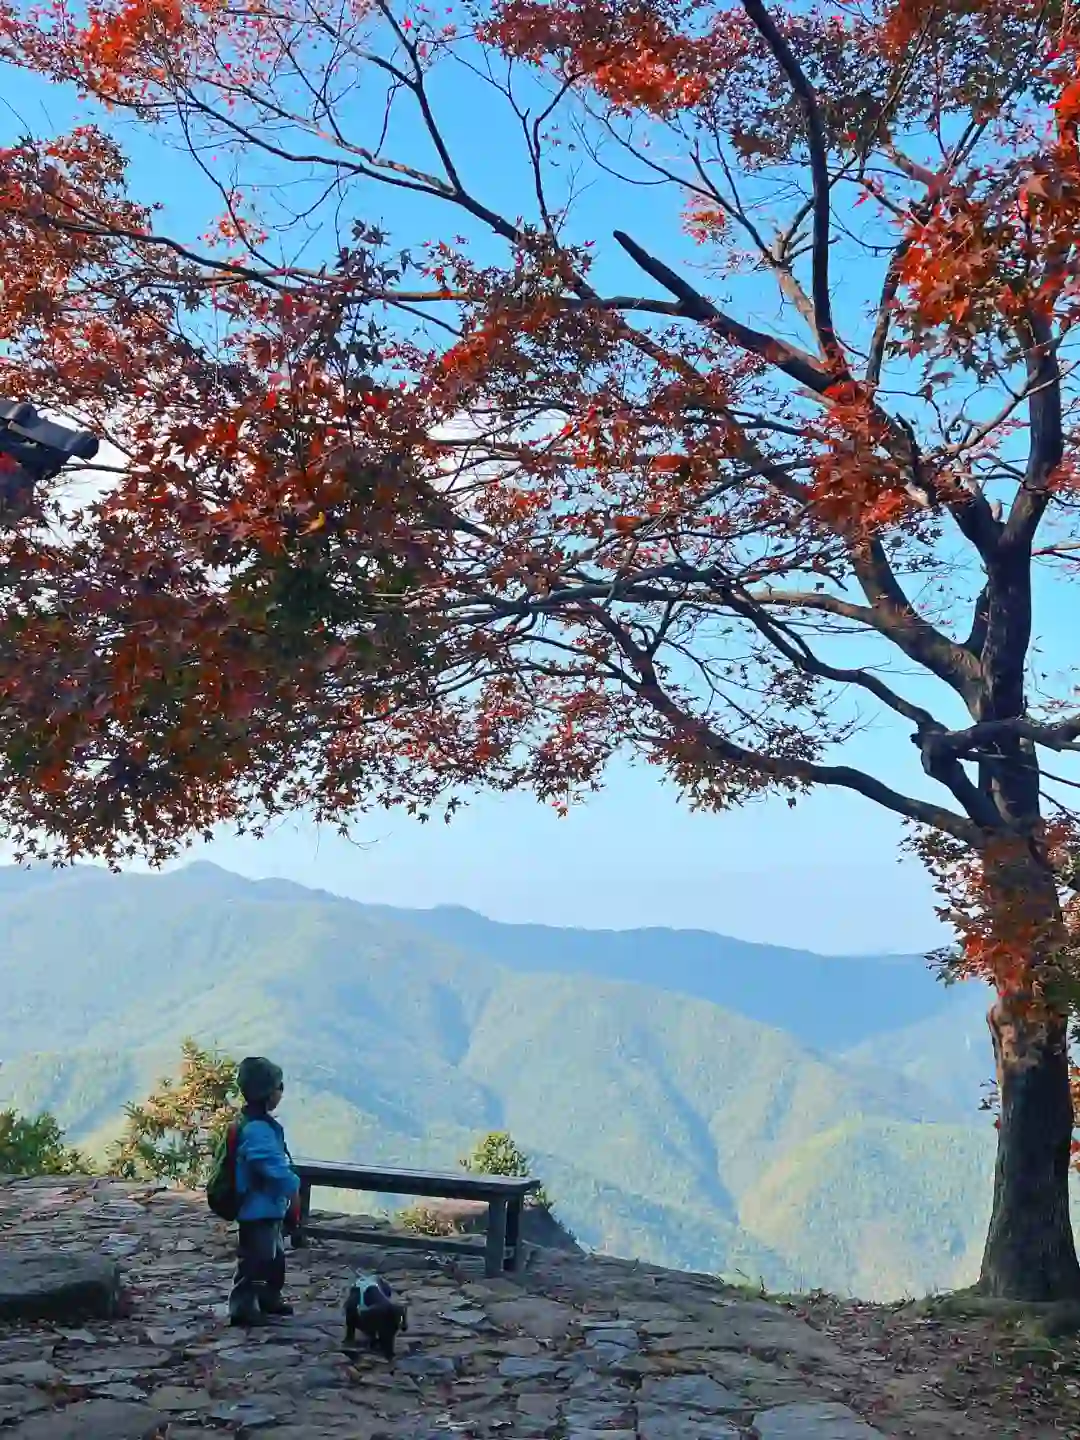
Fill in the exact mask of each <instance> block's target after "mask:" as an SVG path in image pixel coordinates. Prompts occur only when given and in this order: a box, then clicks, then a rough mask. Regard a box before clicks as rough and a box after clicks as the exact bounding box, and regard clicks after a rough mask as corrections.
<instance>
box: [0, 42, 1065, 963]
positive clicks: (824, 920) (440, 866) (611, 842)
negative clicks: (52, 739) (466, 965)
mask: <svg viewBox="0 0 1080 1440" xmlns="http://www.w3.org/2000/svg"><path fill="white" fill-rule="evenodd" d="M0 94H2V95H3V101H2V102H0V140H2V139H6V138H9V137H13V136H14V135H15V134H17V133H19V132H20V131H21V130H22V129H24V128H26V127H29V128H30V129H31V131H34V132H36V133H39V134H50V133H54V132H55V131H57V130H61V129H63V128H66V126H67V125H68V124H70V123H71V122H72V120H73V119H76V120H83V119H86V118H87V112H86V110H85V108H83V107H82V106H80V105H79V104H78V103H77V102H76V101H75V99H74V97H73V96H70V95H66V94H65V93H63V92H62V91H57V90H56V89H46V88H45V87H43V86H41V85H39V84H38V83H37V82H34V81H31V80H28V79H27V78H26V77H25V76H21V75H19V74H13V73H12V72H10V71H7V72H4V71H3V68H2V67H0ZM443 99H444V100H445V101H446V102H447V103H446V106H445V113H446V114H447V115H448V116H450V117H451V118H450V123H449V125H448V132H449V138H450V140H451V142H452V147H454V148H455V149H456V153H457V154H458V155H459V156H461V157H463V161H464V168H465V171H466V174H467V176H470V177H473V178H474V179H475V180H476V189H477V192H478V194H479V195H480V197H481V198H485V197H486V198H490V199H492V201H493V203H496V204H498V205H499V206H500V208H504V209H506V210H508V211H509V212H510V213H511V214H513V213H514V210H515V206H514V202H515V201H516V200H517V199H518V198H519V196H518V190H517V187H519V186H520V185H521V182H522V175H523V170H524V167H523V166H522V165H521V163H520V162H521V156H520V154H519V152H518V146H517V142H516V139H515V137H514V136H513V134H512V133H510V132H509V131H508V130H507V129H506V127H505V126H504V127H502V128H500V127H498V126H496V125H495V124H492V125H485V124H484V123H483V120H482V117H479V116H478V115H477V113H476V111H475V109H474V108H473V107H472V106H471V104H466V103H464V97H463V95H458V94H456V93H455V92H454V90H453V88H452V87H451V88H450V89H449V90H448V91H447V92H446V93H445V94H444V96H443ZM124 140H125V145H126V148H127V149H128V151H129V154H130V155H131V158H132V162H133V164H132V182H133V190H134V192H135V193H136V195H137V196H138V197H139V198H141V199H150V198H155V199H161V200H164V201H165V202H166V214H165V217H164V220H163V224H162V228H164V229H168V230H170V231H173V232H179V233H182V234H184V235H185V236H194V235H196V234H198V232H199V231H200V230H201V229H203V228H204V227H205V224H206V222H207V220H208V219H209V217H210V215H211V214H213V213H216V210H215V207H214V206H213V204H212V192H211V191H210V189H209V187H208V186H207V185H206V182H205V181H204V180H203V179H202V178H201V177H200V176H198V175H197V173H196V172H195V171H194V170H193V168H192V166H191V165H190V163H187V164H185V163H184V162H183V160H182V159H181V157H179V156H177V155H170V156H169V157H167V159H166V158H165V157H164V156H163V154H162V151H161V149H160V148H159V144H158V142H157V141H155V140H152V139H149V138H148V137H146V136H145V135H141V134H139V133H138V132H135V131H125V132H124ZM363 194H364V198H365V201H367V202H369V203H370V207H371V208H370V210H368V209H365V211H364V218H365V219H366V220H367V221H369V222H372V223H380V224H382V225H384V226H385V227H386V228H387V229H389V230H390V231H391V232H392V234H393V235H394V237H395V239H397V238H399V237H400V239H401V242H402V243H408V242H409V241H413V242H415V241H416V240H418V239H421V240H422V239H428V238H432V235H431V233H430V232H432V231H433V230H434V232H435V233H436V234H437V233H439V231H438V229H437V228H436V227H435V226H433V225H432V219H431V210H430V203H429V202H427V203H426V205H425V208H424V209H423V210H422V211H421V210H419V209H418V208H417V204H416V202H415V201H412V200H409V199H408V198H403V197H401V196H400V194H396V195H395V194H394V193H392V192H387V191H386V190H385V188H383V187H372V188H371V189H369V190H367V191H365V192H363ZM648 196H649V192H647V191H644V192H643V191H636V192H630V197H629V206H627V202H626V192H625V191H622V190H620V189H617V188H615V187H614V186H613V185H611V186H605V185H600V186H598V187H597V189H596V190H594V191H592V192H589V193H587V194H585V195H584V196H583V197H582V200H581V202H580V205H579V206H578V209H577V224H576V229H577V230H578V231H579V232H580V233H582V234H589V235H593V236H595V237H596V238H597V240H598V242H600V243H599V244H598V252H599V253H600V254H601V256H602V265H603V267H604V268H603V272H602V273H603V275H604V279H605V282H607V283H609V284H610V285H611V287H612V288H613V289H626V288H629V287H630V286H637V288H639V289H641V288H642V284H641V279H640V277H639V276H638V275H637V274H636V272H634V270H633V267H631V266H630V265H629V262H628V261H626V260H625V259H624V258H623V257H622V255H621V252H619V251H618V250H617V248H616V247H615V246H614V245H613V244H612V242H611V241H610V240H609V239H608V237H609V235H610V230H611V228H612V226H613V225H615V224H619V225H622V226H623V227H624V228H626V229H628V230H629V231H630V232H631V233H632V234H633V235H634V236H635V238H636V239H638V240H639V241H640V242H641V243H643V244H644V245H646V247H647V248H653V249H655V250H656V251H658V252H659V253H662V254H664V255H665V256H666V257H667V258H668V259H670V258H671V257H672V254H673V253H676V254H678V255H679V256H680V257H681V258H690V256H691V255H692V253H693V252H692V247H691V246H690V245H689V242H687V241H686V240H685V239H684V238H683V237H681V235H680V233H679V228H678V218H677V216H676V215H674V214H673V213H670V212H664V211H663V210H662V209H661V208H660V207H654V206H652V205H650V203H649V200H648ZM528 200H529V197H528V195H527V193H526V192H525V191H522V192H520V204H521V208H522V209H523V210H524V209H525V207H526V205H527V204H528ZM421 217H424V218H421ZM457 228H459V227H458V224H457V221H451V220H449V219H447V220H444V221H443V222H442V231H443V233H452V232H453V230H455V229H457ZM460 228H462V229H465V228H466V227H465V226H464V225H462V226H461V227H460ZM703 283H705V282H703ZM853 288H854V287H853ZM747 298H748V299H749V300H750V302H751V303H750V312H751V313H750V315H749V316H748V315H747V310H746V309H745V308H744V309H740V312H739V313H740V315H742V316H743V317H744V318H753V319H756V320H757V321H758V323H761V324H763V325H765V324H768V323H769V322H770V321H771V320H773V319H774V318H775V307H774V306H773V305H772V304H771V302H770V303H766V302H765V301H764V298H762V303H761V306H760V308H759V307H756V306H755V305H754V303H753V299H754V297H753V296H749V295H748V297H747ZM755 311H756V313H755ZM1042 618H1043V628H1044V631H1045V632H1046V633H1047V635H1048V642H1049V648H1050V650H1051V652H1052V653H1054V654H1057V653H1059V648H1060V642H1061V641H1062V640H1063V639H1064V636H1065V631H1066V629H1067V625H1066V621H1065V616H1064V614H1063V613H1061V610H1060V607H1059V608H1058V609H1056V610H1055V609H1053V608H1051V609H1049V610H1044V613H1043V617H1042ZM855 750H856V753H855V754H854V755H852V756H850V757H848V758H851V759H853V760H854V761H855V763H859V762H860V761H861V762H864V763H865V764H866V765H867V766H868V767H870V768H873V769H874V770H875V771H876V772H877V773H878V774H880V775H881V776H882V778H884V779H886V780H891V781H893V782H894V783H900V784H904V783H905V782H906V783H907V784H908V785H911V784H913V783H914V784H918V780H917V778H916V777H917V758H916V756H915V754H914V751H913V749H912V747H911V746H910V745H909V744H908V743H907V740H906V738H905V736H904V733H903V731H897V730H895V729H888V730H885V729H881V730H877V731H874V732H871V733H869V734H867V735H864V736H861V737H860V738H859V739H858V741H857V742H856V745H855ZM900 835H901V831H900V825H899V822H898V821H896V819H895V818H894V817H892V816H891V815H888V814H887V813H885V812H883V811H881V810H879V809H877V808H876V807H875V806H873V805H871V804H870V803H869V802H867V801H863V800H861V799H859V798H858V797H855V796H851V795H848V794H845V793H842V792H835V791H833V792H819V793H817V794H815V795H814V796H812V797H810V798H808V799H806V800H804V801H800V803H799V805H798V806H797V807H796V808H795V809H794V810H790V809H789V808H788V807H787V805H786V804H785V803H784V802H783V801H777V802H767V803H762V804H758V805H754V806H752V807H749V808H748V809H746V810H744V811H742V812H741V813H736V814H730V815H722V816H704V815H694V814H691V813H689V812H688V810H687V809H686V807H685V806H683V805H681V804H680V803H679V802H678V799H677V796H676V794H675V792H674V791H673V790H671V789H670V788H664V787H662V786H661V785H660V783H659V782H658V780H657V778H656V776H655V774H654V772H652V771H650V770H649V769H647V768H646V767H638V768H634V767H632V766H630V765H628V764H624V763H620V764H618V765H616V766H615V767H613V769H612V770H611V772H610V776H609V784H608V787H607V789H606V791H605V792H604V793H603V794H602V795H600V796H598V797H596V798H594V799H591V800H590V801H589V802H588V803H587V804H586V805H584V806H582V807H580V808H578V809H576V810H574V811H572V812H571V815H570V816H569V818H567V819H565V820H563V819H559V818H558V817H557V816H556V815H555V814H554V813H553V812H552V811H550V810H548V809H546V808H545V807H543V806H540V805H538V804H537V803H536V802H535V801H533V800H532V799H531V798H529V797H526V796H513V797H499V798H496V797H483V796H482V797H477V798H476V799H474V800H473V801H472V802H471V803H470V805H469V806H468V808H467V809H466V810H465V811H464V812H463V814H462V815H461V816H460V817H459V818H458V819H457V820H456V821H455V822H454V823H453V824H452V825H451V826H449V827H447V826H444V825H442V824H441V823H438V822H434V823H432V824H430V825H429V826H426V827H421V826H420V825H418V824H416V823H415V822H412V821H409V820H408V819H407V818H405V817H404V816H398V815H388V816H377V817H368V818H365V819H363V820H361V821H360V822H359V823H358V825H357V829H356V843H349V842H346V841H344V840H342V839H340V838H338V837H337V836H336V835H333V834H330V833H323V834H318V833H317V832H316V831H315V830H314V829H313V828H312V827H311V826H310V825H308V824H306V823H305V822H304V821H303V818H302V817H301V818H300V819H298V820H296V821H294V822H285V823H282V824H280V825H278V826H277V827H276V828H275V830H274V831H273V833H272V834H271V835H269V836H267V837H265V838H264V839H262V840H260V841H254V840H250V839H236V838H230V837H226V836H223V837H222V838H220V839H219V840H216V841H215V842H214V843H213V844H212V845H210V846H208V847H206V846H200V847H198V849H197V851H196V852H194V853H197V854H199V855H201V856H204V857H205V858H209V859H213V860H215V861H217V862H218V863H220V864H222V865H225V866H228V867H229V868H232V869H236V870H238V871H241V872H242V873H246V874H249V875H253V876H269V875H283V876H288V877H290V878H293V879H295V880H297V881H300V882H301V883H304V884H311V885H320V886H323V887H325V888H327V889H331V890H335V891H339V892H341V893H345V894H349V895H352V896H355V897H357V898H360V899H364V900H377V901H385V902H388V903H395V904H409V905H434V904H446V903H457V904H463V905H469V906H471V907H473V908H475V909H478V910H481V911H483V912H484V913H486V914H488V915H491V916H493V917H495V918H497V919H505V920H534V921H546V922H549V923H553V924H579V925H588V926H604V927H606V926H618V927H622V926H629V925H670V926H700V927H704V928H709V929H714V930H719V931H722V932H726V933H729V934H734V935H738V936H742V937H745V938H748V939H759V940H768V941H772V942H775V943H784V944H791V945H801V946H808V947H811V948H817V949H822V950H833V951H856V950H869V951H885V950H891V951H897V950H917V949H922V948H926V947H929V946H931V945H934V944H937V943H940V942H941V940H942V938H943V937H942V933H941V930H940V927H939V926H938V924H937V921H936V919H935V916H934V912H933V896H932V893H931V890H930V887H929V884H928V882H927V881H926V879H925V877H924V876H923V875H922V873H921V872H920V870H919V868H918V867H917V866H915V865H913V864H911V863H905V864H900V863H899V862H898V859H897V850H898V842H899V839H900Z"/></svg>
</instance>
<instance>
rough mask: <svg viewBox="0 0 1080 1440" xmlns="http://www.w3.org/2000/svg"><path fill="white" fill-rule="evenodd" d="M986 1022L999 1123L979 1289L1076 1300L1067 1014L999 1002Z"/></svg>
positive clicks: (1078, 1273)
mask: <svg viewBox="0 0 1080 1440" xmlns="http://www.w3.org/2000/svg"><path fill="white" fill-rule="evenodd" d="M987 1020H988V1022H989V1025H990V1032H991V1035H992V1036H993V1040H994V1058H995V1061H996V1063H997V1080H998V1090H999V1093H1000V1097H1001V1116H1000V1123H999V1129H998V1149H997V1166H996V1169H995V1172H994V1206H993V1211H992V1213H991V1217H990V1230H989V1233H988V1235H987V1238H986V1249H985V1251H984V1252H983V1261H982V1271H981V1273H980V1276H979V1283H978V1289H979V1290H980V1291H982V1292H983V1293H984V1294H986V1295H993V1296H999V1297H1001V1298H1004V1299H1009V1300H1035V1301H1048V1300H1076V1299H1080V1265H1078V1264H1077V1258H1076V1245H1075V1242H1074V1239H1073V1230H1072V1222H1071V1219H1070V1217H1069V1156H1070V1146H1071V1142H1072V1132H1073V1108H1072V1097H1071V1094H1070V1091H1069V1057H1068V1046H1067V1031H1066V1023H1065V1017H1064V1016H1062V1015H1059V1014H1056V1013H1054V1012H1049V1011H1047V1009H1046V1008H1045V1007H1033V1006H1031V1005H1030V1004H1029V1005H1028V1006H1025V1005H1024V1004H1022V1003H1021V1002H1020V1001H1018V1000H1012V999H1010V998H1007V997H1006V998H1003V999H999V1000H998V1001H997V1002H996V1003H995V1004H994V1005H993V1006H992V1007H991V1009H990V1013H989V1014H988V1016H987Z"/></svg>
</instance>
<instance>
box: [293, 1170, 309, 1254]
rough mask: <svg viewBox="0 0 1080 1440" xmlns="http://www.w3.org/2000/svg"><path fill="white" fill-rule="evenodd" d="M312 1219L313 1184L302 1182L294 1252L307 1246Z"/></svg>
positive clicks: (294, 1236)
mask: <svg viewBox="0 0 1080 1440" xmlns="http://www.w3.org/2000/svg"><path fill="white" fill-rule="evenodd" d="M310 1218H311V1182H310V1181H308V1180H301V1181H300V1223H299V1225H297V1227H296V1231H295V1233H294V1234H293V1238H292V1246H293V1249H294V1250H302V1249H303V1248H304V1246H305V1245H306V1244H307V1228H308V1221H309V1219H310Z"/></svg>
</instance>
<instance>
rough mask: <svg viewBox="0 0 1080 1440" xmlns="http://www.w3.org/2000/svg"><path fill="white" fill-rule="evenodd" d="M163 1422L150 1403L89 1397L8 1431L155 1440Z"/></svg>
mask: <svg viewBox="0 0 1080 1440" xmlns="http://www.w3.org/2000/svg"><path fill="white" fill-rule="evenodd" d="M164 1424H165V1421H164V1417H163V1416H161V1415H159V1414H157V1413H156V1412H155V1411H153V1410H151V1409H150V1407H149V1406H148V1405H125V1404H122V1403H120V1402H118V1401H114V1400H87V1401H84V1402H83V1403H82V1404H79V1405H66V1406H65V1407H64V1409H63V1410H53V1411H51V1412H50V1413H49V1414H48V1415H34V1416H32V1417H31V1419H29V1420H24V1421H23V1423H22V1424H21V1425H17V1426H16V1427H15V1429H14V1430H10V1431H8V1432H7V1433H8V1434H9V1435H13V1436H16V1437H17V1440H155V1437H156V1436H158V1435H159V1434H160V1433H161V1431H162V1429H163V1427H164Z"/></svg>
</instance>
